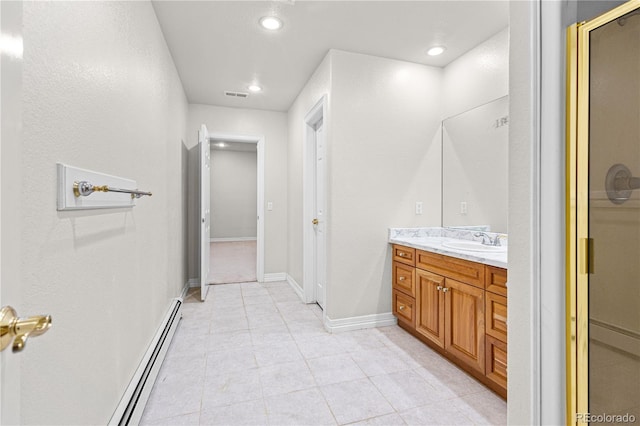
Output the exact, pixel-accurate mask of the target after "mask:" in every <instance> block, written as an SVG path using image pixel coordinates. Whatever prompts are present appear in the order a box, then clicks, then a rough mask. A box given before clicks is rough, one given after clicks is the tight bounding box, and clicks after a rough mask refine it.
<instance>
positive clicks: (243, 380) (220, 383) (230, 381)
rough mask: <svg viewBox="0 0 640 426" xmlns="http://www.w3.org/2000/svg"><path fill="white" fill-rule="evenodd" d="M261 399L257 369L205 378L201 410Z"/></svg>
mask: <svg viewBox="0 0 640 426" xmlns="http://www.w3.org/2000/svg"><path fill="white" fill-rule="evenodd" d="M261 398H262V387H261V386H260V373H259V371H258V369H257V368H253V369H250V370H244V371H236V372H233V373H226V372H223V374H220V375H215V376H210V377H207V378H206V380H205V381H204V392H203V394H202V410H203V411H210V410H212V407H219V406H223V405H231V404H236V403H238V402H244V401H252V400H256V399H261Z"/></svg>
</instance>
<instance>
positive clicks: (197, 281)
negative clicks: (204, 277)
mask: <svg viewBox="0 0 640 426" xmlns="http://www.w3.org/2000/svg"><path fill="white" fill-rule="evenodd" d="M187 284H188V285H189V288H194V287H200V278H189V281H187Z"/></svg>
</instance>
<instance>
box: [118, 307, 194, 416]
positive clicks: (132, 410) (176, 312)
mask: <svg viewBox="0 0 640 426" xmlns="http://www.w3.org/2000/svg"><path fill="white" fill-rule="evenodd" d="M181 317H182V299H181V298H175V299H173V301H172V303H171V305H170V306H169V309H168V311H167V313H166V315H165V316H164V318H163V320H162V322H161V323H160V327H159V328H158V330H157V331H156V334H155V335H154V337H153V340H151V343H150V344H149V347H148V348H147V351H146V352H145V354H144V356H143V357H142V360H141V361H140V364H139V365H138V368H137V369H136V371H135V372H134V374H133V377H132V378H131V381H130V382H129V386H127V389H126V390H125V392H124V395H123V396H122V398H121V399H120V403H119V404H118V406H117V407H116V410H115V412H114V413H113V416H112V417H111V419H110V420H109V425H114V426H115V425H137V424H138V423H139V422H140V419H141V418H142V413H143V411H144V407H145V405H146V403H147V400H148V399H149V395H150V394H151V389H152V388H153V384H154V383H155V381H156V378H157V377H158V372H159V371H160V367H161V366H162V362H163V361H164V357H165V355H166V354H167V350H168V349H169V345H170V344H171V340H172V339H173V335H174V334H175V332H176V328H177V327H178V323H179V322H180V318H181Z"/></svg>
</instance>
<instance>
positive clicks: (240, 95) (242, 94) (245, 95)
mask: <svg viewBox="0 0 640 426" xmlns="http://www.w3.org/2000/svg"><path fill="white" fill-rule="evenodd" d="M224 94H225V95H226V96H230V97H232V98H248V97H249V94H248V93H245V92H231V91H228V90H227V91H225V92H224Z"/></svg>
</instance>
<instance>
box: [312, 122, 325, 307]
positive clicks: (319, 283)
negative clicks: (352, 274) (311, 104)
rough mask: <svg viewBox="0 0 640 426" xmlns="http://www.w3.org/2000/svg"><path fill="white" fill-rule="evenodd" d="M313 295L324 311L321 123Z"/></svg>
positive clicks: (320, 130) (319, 127)
mask: <svg viewBox="0 0 640 426" xmlns="http://www.w3.org/2000/svg"><path fill="white" fill-rule="evenodd" d="M314 139H315V145H316V146H315V153H316V155H315V160H316V161H315V169H316V170H315V185H314V186H315V213H316V215H315V219H314V231H315V262H314V264H315V266H314V280H315V294H316V302H317V303H318V305H320V307H321V308H322V309H324V301H325V281H326V253H327V249H326V212H325V188H324V182H325V170H326V169H325V146H324V128H323V126H322V121H320V122H319V123H318V124H317V127H316V131H315V138H314Z"/></svg>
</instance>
